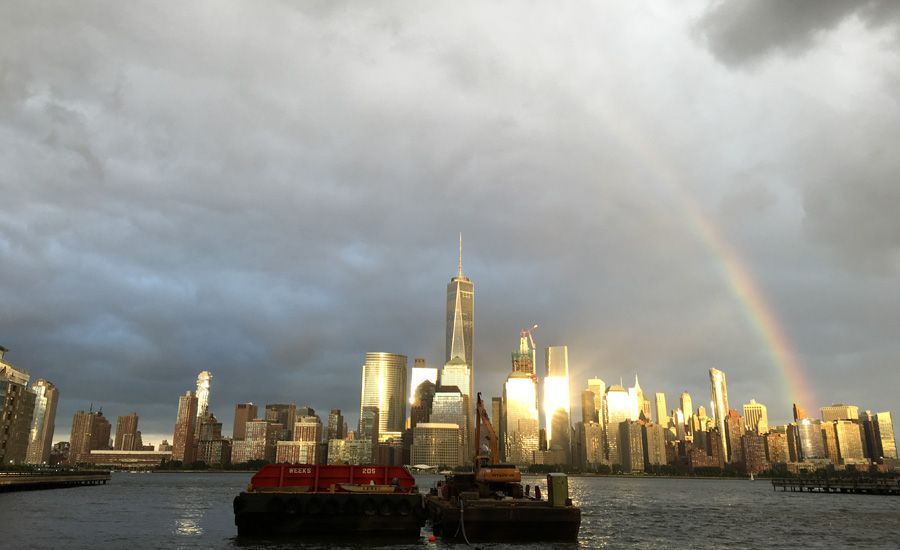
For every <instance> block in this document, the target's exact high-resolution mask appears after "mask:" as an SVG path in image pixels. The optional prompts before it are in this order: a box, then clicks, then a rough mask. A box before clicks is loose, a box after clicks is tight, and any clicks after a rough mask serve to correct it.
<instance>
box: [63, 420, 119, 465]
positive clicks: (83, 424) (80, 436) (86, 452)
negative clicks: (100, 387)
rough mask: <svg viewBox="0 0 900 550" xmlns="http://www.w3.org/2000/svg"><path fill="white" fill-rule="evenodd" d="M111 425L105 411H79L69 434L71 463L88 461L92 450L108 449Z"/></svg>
mask: <svg viewBox="0 0 900 550" xmlns="http://www.w3.org/2000/svg"><path fill="white" fill-rule="evenodd" d="M111 427H112V426H110V424H109V421H108V420H106V418H105V417H104V416H103V411H97V412H94V411H93V410H90V411H88V412H84V411H77V412H76V413H75V416H74V417H73V418H72V433H71V434H70V435H69V464H72V465H76V464H81V463H83V462H87V459H88V456H90V454H91V451H95V450H104V449H108V448H109V432H110V428H111Z"/></svg>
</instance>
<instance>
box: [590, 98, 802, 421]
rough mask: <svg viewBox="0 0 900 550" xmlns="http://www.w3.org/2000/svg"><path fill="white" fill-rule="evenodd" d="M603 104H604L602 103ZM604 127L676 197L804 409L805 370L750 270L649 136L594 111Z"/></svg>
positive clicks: (611, 115)
mask: <svg viewBox="0 0 900 550" xmlns="http://www.w3.org/2000/svg"><path fill="white" fill-rule="evenodd" d="M601 108H602V107H601ZM593 112H594V114H596V115H598V116H599V117H600V118H601V119H603V122H605V123H607V125H608V126H610V127H612V128H614V129H615V130H617V132H616V137H618V138H619V141H620V143H621V144H622V145H624V146H625V147H626V148H627V149H629V150H630V151H631V152H633V153H635V154H636V155H637V156H638V157H640V160H642V161H643V162H644V164H645V165H646V166H647V167H649V168H650V169H651V170H652V171H653V172H654V173H655V174H656V175H657V176H658V177H659V178H660V180H661V181H662V183H664V184H666V185H667V186H668V187H669V188H670V189H671V190H672V191H673V192H674V195H675V196H676V197H677V198H678V200H679V201H680V203H681V205H680V206H681V207H682V209H683V211H684V212H685V213H686V217H687V219H688V220H689V225H690V228H691V230H692V232H693V233H694V234H695V235H696V236H697V237H698V239H699V240H700V241H701V242H702V243H703V244H704V245H705V246H706V248H707V249H709V251H710V252H711V253H712V255H713V256H714V257H715V258H716V259H717V260H718V261H719V263H720V265H721V271H722V274H723V276H724V279H725V281H726V283H727V286H728V289H729V291H730V292H731V294H732V295H733V296H734V297H735V299H736V300H737V302H738V303H739V304H740V305H741V309H742V312H743V314H744V317H745V318H746V319H747V321H748V323H749V324H750V325H751V326H752V327H753V328H754V330H755V332H756V333H757V335H758V336H759V338H760V340H761V341H762V342H763V344H764V345H765V346H766V349H767V351H768V354H769V357H770V359H771V362H772V364H773V365H774V366H775V367H776V369H777V370H778V372H779V373H780V375H781V376H782V378H783V381H784V385H785V388H786V389H787V391H788V398H789V399H791V400H792V401H793V402H794V403H797V404H798V405H800V406H801V407H803V408H804V409H806V410H810V408H811V407H812V406H813V405H814V404H815V402H816V401H815V399H814V396H813V394H812V388H811V385H810V384H809V382H808V380H807V376H806V372H805V369H804V367H803V365H802V364H801V362H800V361H799V360H798V358H797V354H796V353H795V352H794V351H793V348H792V346H791V342H790V339H789V338H788V335H787V334H786V333H785V331H784V329H783V328H782V326H781V323H780V322H779V320H778V315H777V314H776V312H775V308H774V307H773V306H772V305H771V304H770V303H769V301H768V300H767V299H766V297H765V295H764V294H763V292H762V291H761V290H760V287H759V284H757V282H756V281H755V280H754V278H753V276H752V271H751V270H750V268H749V267H748V266H747V264H746V263H745V262H744V261H743V259H742V257H741V255H740V253H739V251H738V250H737V248H735V247H734V246H733V245H732V244H731V243H729V242H728V240H727V239H726V238H725V236H724V235H723V234H722V232H721V231H720V230H719V228H718V227H717V226H716V225H715V224H714V223H713V222H712V221H711V220H710V218H709V217H708V216H707V215H706V214H704V212H703V210H702V209H701V208H700V206H699V204H698V203H697V201H696V200H695V199H694V198H693V196H692V195H691V193H690V192H689V191H688V190H687V189H685V187H684V185H683V184H682V183H681V178H680V177H679V173H678V170H677V169H676V167H675V166H674V165H673V164H672V163H671V162H669V160H668V159H667V158H666V157H665V156H664V155H663V154H661V153H660V152H659V151H657V150H656V149H655V148H653V147H652V146H651V143H652V140H651V139H645V138H644V136H642V135H639V133H638V132H637V131H636V130H635V128H634V127H633V126H632V125H631V124H629V123H628V122H626V121H625V120H624V118H623V117H620V116H617V115H616V114H614V113H612V112H610V111H606V112H600V111H596V110H595V111H593Z"/></svg>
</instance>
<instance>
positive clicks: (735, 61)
mask: <svg viewBox="0 0 900 550" xmlns="http://www.w3.org/2000/svg"><path fill="white" fill-rule="evenodd" d="M851 17H854V18H857V19H858V20H859V21H861V22H862V23H863V24H864V25H866V26H868V27H872V28H879V27H884V26H891V25H896V24H897V23H898V22H900V5H898V4H897V3H896V2H893V1H891V0H867V1H864V2H844V1H842V0H795V1H791V2H782V1H779V0H759V1H753V2H741V1H739V2H712V3H711V5H710V7H709V9H708V11H707V12H706V13H705V14H704V15H703V17H702V18H701V19H700V21H699V22H698V24H697V31H699V32H700V34H701V35H702V36H703V37H704V39H705V40H706V42H707V43H708V45H709V47H710V49H711V50H712V52H713V53H714V54H715V55H716V57H717V58H718V59H719V60H720V61H722V62H723V63H726V64H728V65H738V66H739V65H747V64H753V63H756V62H758V61H760V60H762V59H764V58H765V57H766V56H768V55H769V54H772V53H781V54H784V55H787V56H797V55H800V54H802V53H803V52H805V51H807V50H808V49H810V48H811V47H813V46H814V45H815V44H816V42H817V41H819V40H820V39H821V37H822V35H823V34H824V33H826V32H828V31H830V30H832V29H834V28H835V27H836V26H838V25H839V24H840V23H841V22H842V21H844V20H846V19H848V18H851Z"/></svg>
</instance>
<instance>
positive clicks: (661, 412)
mask: <svg viewBox="0 0 900 550" xmlns="http://www.w3.org/2000/svg"><path fill="white" fill-rule="evenodd" d="M667 410H668V409H666V394H664V393H663V392H656V423H657V424H659V425H660V426H663V427H665V426H666V425H667V424H668V423H669V417H668V413H667V412H666V411H667Z"/></svg>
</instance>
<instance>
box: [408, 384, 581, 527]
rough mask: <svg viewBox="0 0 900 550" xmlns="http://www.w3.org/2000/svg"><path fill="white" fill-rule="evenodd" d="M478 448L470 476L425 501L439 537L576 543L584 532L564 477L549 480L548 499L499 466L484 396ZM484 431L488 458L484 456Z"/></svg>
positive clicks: (452, 478)
mask: <svg viewBox="0 0 900 550" xmlns="http://www.w3.org/2000/svg"><path fill="white" fill-rule="evenodd" d="M475 414H476V418H477V420H476V424H475V435H476V442H477V445H476V446H477V448H476V451H475V456H474V457H473V464H472V465H473V471H472V473H463V474H453V475H448V476H446V478H445V480H444V481H441V482H438V485H437V486H436V487H434V488H433V489H432V490H431V492H430V494H428V495H427V496H426V497H425V508H426V510H427V513H428V517H429V519H430V520H431V525H432V530H433V532H434V534H435V535H437V536H440V537H441V538H443V539H445V540H457V541H459V540H464V541H466V542H470V541H474V542H509V541H560V542H573V541H576V540H577V538H578V530H579V528H580V526H581V509H580V508H578V507H577V506H574V505H573V504H572V500H571V499H570V498H569V495H568V480H567V478H566V476H565V474H561V473H551V474H548V475H547V487H548V499H547V500H543V499H542V498H541V495H540V491H539V490H538V488H537V487H535V495H534V496H533V497H532V496H531V494H530V491H525V490H524V489H523V487H522V483H521V482H522V474H521V472H520V471H519V469H518V467H516V466H515V465H514V464H504V463H502V462H500V452H499V442H498V437H497V432H496V431H495V430H494V427H493V425H492V424H491V421H490V419H489V418H488V415H487V412H486V411H485V408H484V402H483V401H482V399H481V393H478V399H477V404H476V409H475ZM482 426H483V427H484V431H485V435H486V438H487V441H488V447H489V454H488V455H482V454H481V449H480V446H481V433H482V432H481V428H482Z"/></svg>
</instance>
